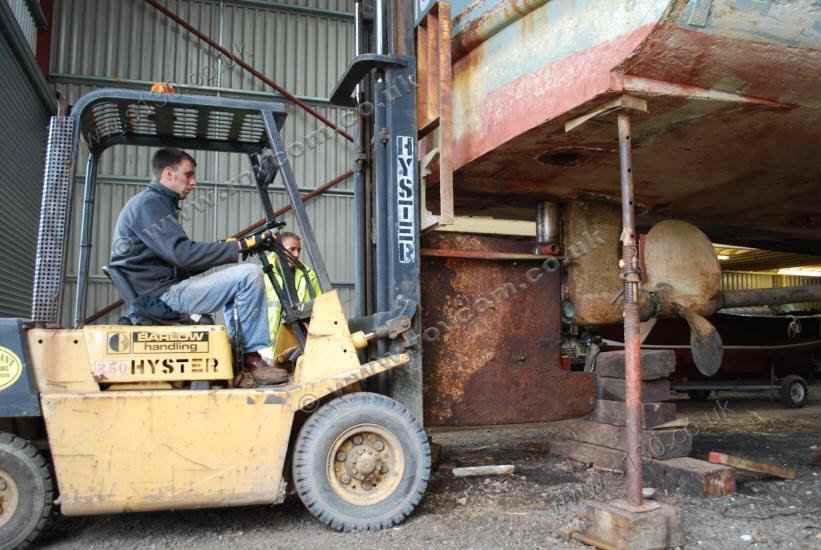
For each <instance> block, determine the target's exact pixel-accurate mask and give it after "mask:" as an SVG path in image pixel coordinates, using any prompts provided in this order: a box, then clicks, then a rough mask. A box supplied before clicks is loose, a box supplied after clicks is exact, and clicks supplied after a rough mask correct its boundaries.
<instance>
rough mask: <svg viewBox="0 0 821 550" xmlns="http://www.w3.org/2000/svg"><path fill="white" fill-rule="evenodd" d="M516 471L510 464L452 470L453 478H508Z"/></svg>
mask: <svg viewBox="0 0 821 550" xmlns="http://www.w3.org/2000/svg"><path fill="white" fill-rule="evenodd" d="M515 469H516V467H515V466H513V465H512V464H500V465H497V466H465V467H462V468H454V469H453V477H475V476H509V475H511V474H512V473H513V471H514V470H515Z"/></svg>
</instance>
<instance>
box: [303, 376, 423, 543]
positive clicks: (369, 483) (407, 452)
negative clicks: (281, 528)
mask: <svg viewBox="0 0 821 550" xmlns="http://www.w3.org/2000/svg"><path fill="white" fill-rule="evenodd" d="M430 468H431V457H430V445H429V444H428V439H427V435H426V434H425V431H424V429H423V428H422V426H421V425H420V424H419V422H418V421H417V420H416V418H415V417H414V416H413V414H411V412H410V411H409V410H408V409H406V408H405V407H404V406H403V405H402V404H400V403H398V402H397V401H394V400H393V399H390V398H388V397H385V396H382V395H378V394H374V393H364V392H363V393H354V394H350V395H346V396H344V397H341V398H338V399H334V400H333V401H331V402H329V403H327V404H326V405H324V406H323V407H322V408H320V409H319V410H318V411H317V412H315V413H314V414H313V415H311V417H310V418H309V419H308V421H307V422H306V423H305V425H304V426H303V427H302V430H301V431H300V433H299V437H298V438H297V441H296V446H295V448H294V459H293V479H294V485H295V486H296V490H297V493H298V494H299V497H300V499H301V500H302V502H303V504H305V506H306V507H307V508H308V510H309V511H310V512H311V513H312V514H313V515H314V516H316V517H317V518H318V519H319V520H320V521H321V522H323V523H324V524H326V525H328V526H330V527H331V528H333V529H336V530H337V531H378V530H380V529H385V528H388V527H392V526H394V525H398V524H399V523H401V522H402V521H403V520H405V518H407V517H408V516H409V515H410V514H411V513H412V512H413V510H414V508H416V505H417V504H419V502H420V501H421V500H422V496H423V495H424V494H425V489H426V488H427V485H428V480H429V479H430Z"/></svg>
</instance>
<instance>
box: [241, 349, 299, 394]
mask: <svg viewBox="0 0 821 550" xmlns="http://www.w3.org/2000/svg"><path fill="white" fill-rule="evenodd" d="M242 363H243V364H242V367H243V373H242V374H241V375H240V377H241V378H247V376H245V377H243V374H245V375H248V374H250V375H251V376H252V377H253V379H254V382H255V385H257V386H275V385H278V384H285V383H287V382H288V371H286V370H285V369H281V368H279V367H274V366H271V365H270V364H268V362H267V361H265V359H263V358H262V357H261V356H260V354H259V353H256V352H253V353H246V354H245V356H244V357H243V361H242ZM244 382H245V383H243V384H242V385H243V386H245V385H246V384H247V381H244Z"/></svg>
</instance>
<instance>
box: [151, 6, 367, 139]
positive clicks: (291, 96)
mask: <svg viewBox="0 0 821 550" xmlns="http://www.w3.org/2000/svg"><path fill="white" fill-rule="evenodd" d="M143 2H145V3H146V4H148V5H149V6H151V7H153V8H154V9H155V10H157V11H158V12H160V13H161V14H163V15H164V16H166V17H167V18H169V19H171V20H172V21H174V22H175V23H176V24H177V25H179V26H180V27H182V28H183V29H185V30H186V31H188V32H190V33H191V34H193V35H194V36H196V37H197V38H199V39H200V40H202V41H203V42H205V43H206V44H208V45H209V46H211V47H212V48H214V49H215V50H217V51H218V52H220V53H221V54H222V55H224V56H225V57H227V58H228V59H230V60H231V61H233V62H234V63H236V64H237V65H239V66H240V67H242V68H243V69H245V70H246V71H247V72H249V73H251V74H252V75H253V76H254V77H256V78H257V79H258V80H260V81H261V82H264V83H265V84H266V85H267V86H270V87H271V88H273V89H274V90H276V91H277V92H279V93H280V94H282V95H283V96H284V97H286V98H287V99H288V100H289V101H291V102H292V103H294V104H296V105H298V106H300V107H301V108H302V109H303V110H304V111H306V112H307V113H309V114H310V115H311V116H313V117H314V118H316V119H317V120H319V121H320V122H321V123H322V124H324V125H326V126H328V127H329V128H331V129H333V130H334V131H335V132H336V133H338V134H339V135H341V136H342V137H344V138H345V139H347V140H348V141H353V136H351V135H350V134H349V133H348V132H346V131H344V130H342V129H341V128H339V127H338V126H337V125H336V124H334V123H333V122H331V121H330V120H328V119H327V118H325V117H324V116H322V115H321V114H319V113H318V112H316V111H315V110H314V109H312V108H311V107H309V106H308V105H307V104H306V103H305V102H303V101H300V99H299V98H297V97H296V96H295V95H294V94H292V93H291V92H289V91H288V90H286V89H285V88H283V87H282V86H280V85H279V84H277V83H276V82H274V81H273V80H271V79H270V78H268V77H266V76H265V75H264V74H262V73H261V72H259V71H258V70H256V69H255V68H253V67H252V66H251V65H249V64H248V63H246V62H245V61H244V60H243V59H242V58H241V57H240V56H238V55H236V54H234V53H233V52H231V51H229V50H227V49H226V48H224V47H223V46H221V45H220V44H218V43H217V42H216V41H214V40H212V39H211V38H210V37H209V36H207V35H206V34H204V33H203V32H201V31H199V30H198V29H197V28H196V27H194V26H193V25H191V24H190V23H188V22H187V21H186V20H185V19H183V18H182V17H180V16H179V15H177V14H176V13H174V12H173V11H171V10H169V9H168V8H166V7H165V6H163V5H162V4H160V3H159V2H157V0H143Z"/></svg>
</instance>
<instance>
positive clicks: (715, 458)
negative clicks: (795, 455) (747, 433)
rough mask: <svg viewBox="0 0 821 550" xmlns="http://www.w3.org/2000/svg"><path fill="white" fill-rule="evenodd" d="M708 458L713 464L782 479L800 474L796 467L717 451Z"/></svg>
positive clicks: (793, 477) (792, 477)
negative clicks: (756, 460) (787, 466)
mask: <svg viewBox="0 0 821 550" xmlns="http://www.w3.org/2000/svg"><path fill="white" fill-rule="evenodd" d="M707 460H709V461H710V462H711V463H712V464H723V465H724V466H730V467H733V468H738V469H739V470H747V471H749V472H758V473H761V474H767V475H771V476H775V477H780V478H782V479H795V478H796V477H797V476H798V472H797V471H796V470H795V468H785V467H783V466H776V465H775V464H767V463H764V462H755V461H753V460H748V459H746V458H740V457H737V456H732V455H728V454H724V453H718V452H716V451H712V452H710V454H709V455H708V456H707Z"/></svg>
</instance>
